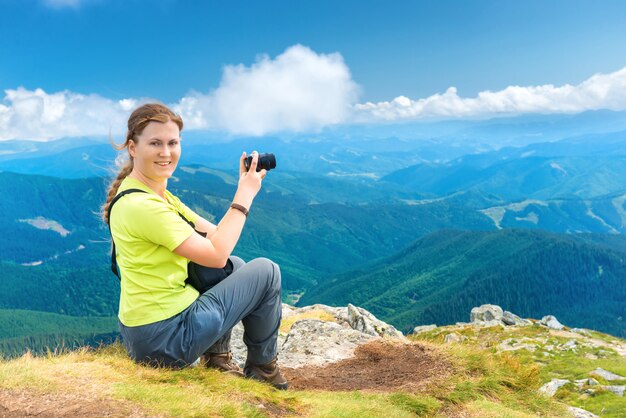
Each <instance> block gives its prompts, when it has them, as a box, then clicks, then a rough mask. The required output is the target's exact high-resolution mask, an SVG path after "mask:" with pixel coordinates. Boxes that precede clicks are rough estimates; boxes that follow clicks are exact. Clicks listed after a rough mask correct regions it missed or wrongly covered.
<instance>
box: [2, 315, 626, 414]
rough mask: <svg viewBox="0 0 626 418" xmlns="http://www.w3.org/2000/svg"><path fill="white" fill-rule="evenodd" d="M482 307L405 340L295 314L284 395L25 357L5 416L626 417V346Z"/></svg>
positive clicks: (87, 358)
mask: <svg viewBox="0 0 626 418" xmlns="http://www.w3.org/2000/svg"><path fill="white" fill-rule="evenodd" d="M498 309H499V310H498ZM475 310H476V311H473V312H472V314H471V316H470V322H468V323H458V324H455V325H451V326H441V327H437V326H436V325H431V326H426V327H418V328H417V329H416V330H415V332H414V333H413V334H411V335H409V336H407V337H405V336H403V335H401V334H400V333H399V332H397V330H395V329H394V328H393V327H391V326H389V325H388V324H385V323H384V322H382V321H379V320H378V319H377V318H375V317H374V316H373V315H372V314H371V313H369V312H367V311H366V310H364V309H362V308H358V307H356V306H352V305H349V306H347V307H338V308H334V307H328V306H325V305H313V306H309V307H305V308H292V307H288V306H286V305H285V307H284V311H285V315H284V320H283V324H282V327H281V330H280V334H281V342H280V346H281V354H280V355H279V359H280V361H281V364H283V368H284V369H285V374H286V375H287V376H288V377H289V379H290V382H291V384H292V388H291V390H289V391H286V392H283V391H276V390H274V389H272V388H271V387H269V386H268V385H264V384H261V383H258V382H254V381H249V380H246V379H241V378H237V377H233V376H227V375H223V374H220V373H218V372H216V371H214V370H209V369H205V368H203V367H190V368H186V369H183V370H172V369H155V368H151V367H147V366H142V365H137V364H135V363H133V362H132V361H131V360H130V359H129V358H128V355H127V354H126V352H125V350H124V348H123V346H122V344H121V343H119V342H115V343H113V344H110V345H106V346H102V347H99V348H97V349H93V348H88V347H83V348H80V349H78V350H74V351H69V352H59V353H54V352H49V353H48V355H46V356H41V357H34V356H33V355H31V354H30V353H27V354H25V355H23V356H22V357H19V358H16V359H12V360H3V361H2V362H0V413H1V414H2V415H3V416H34V415H37V416H49V417H58V416H136V417H140V416H159V417H160V416H337V415H342V416H400V417H402V416H407V417H408V416H446V417H450V416H463V417H474V416H476V417H478V416H480V417H484V416H487V417H500V416H510V417H531V416H553V417H556V416H562V417H568V416H593V415H584V414H590V413H591V412H592V413H595V414H597V415H598V416H602V417H605V416H606V417H617V416H620V414H621V413H622V412H623V411H626V399H625V398H624V397H623V396H620V394H619V393H618V392H619V389H615V388H614V387H619V386H622V387H623V385H624V384H625V383H626V380H623V379H624V378H623V377H622V376H626V360H625V358H624V356H626V341H624V340H621V339H619V338H615V337H612V336H608V335H606V334H602V333H598V332H596V331H592V330H582V329H576V328H568V327H566V326H564V325H561V324H560V323H558V320H557V319H556V318H554V317H545V318H543V319H542V320H535V319H522V318H519V317H517V316H516V315H514V314H512V313H507V312H504V311H502V309H501V308H498V307H495V308H494V307H493V305H486V306H482V307H480V308H475ZM494 312H495V314H494ZM557 328H560V329H557ZM237 332H238V331H237V330H236V332H235V333H234V334H235V335H234V336H233V340H234V341H237V340H238V339H239V337H238V336H237ZM323 343H329V344H328V345H326V346H325V348H324V346H323ZM340 344H344V348H346V347H347V349H345V350H341V349H337V347H338V346H339V345H340ZM312 347H317V349H318V350H317V351H314V350H313V349H312ZM239 349H240V347H239V346H238V345H237V344H235V351H237V350H239ZM236 354H237V356H239V358H241V355H242V354H241V352H238V353H236ZM237 356H236V357H237ZM287 366H289V367H287ZM603 371H606V373H605V372H603ZM616 376H617V377H616ZM555 379H558V381H557V382H555V381H554V380H555ZM592 379H593V380H592ZM583 380H584V381H583ZM564 381H566V382H564ZM546 384H548V386H546ZM555 385H556V387H555ZM550 395H551V396H550ZM571 407H578V408H582V409H585V410H586V411H590V412H581V410H578V409H571ZM568 408H569V409H568ZM581 414H583V415H581Z"/></svg>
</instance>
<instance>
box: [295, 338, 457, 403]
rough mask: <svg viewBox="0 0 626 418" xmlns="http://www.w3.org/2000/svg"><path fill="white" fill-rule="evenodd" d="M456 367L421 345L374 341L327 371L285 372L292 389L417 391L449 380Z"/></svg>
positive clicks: (359, 348)
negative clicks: (436, 382)
mask: <svg viewBox="0 0 626 418" xmlns="http://www.w3.org/2000/svg"><path fill="white" fill-rule="evenodd" d="M451 373H452V365H451V364H450V363H449V362H448V361H447V360H446V359H445V358H444V357H443V356H442V354H441V353H438V352H436V351H435V349H433V348H430V347H428V346H425V345H422V344H419V343H410V344H405V343H397V342H391V341H372V342H370V343H367V344H364V345H361V346H359V347H358V348H357V349H356V350H355V356H354V357H353V358H350V359H346V360H341V361H338V362H336V363H331V364H329V365H327V366H324V367H313V366H306V367H300V368H297V369H284V374H285V377H287V379H288V380H289V388H290V389H320V390H331V391H349V390H359V389H368V390H374V391H394V390H398V389H406V390H415V389H419V388H421V387H425V386H427V385H429V384H432V383H434V382H435V381H439V380H441V379H445V378H446V377H448V376H449V375H450V374H451Z"/></svg>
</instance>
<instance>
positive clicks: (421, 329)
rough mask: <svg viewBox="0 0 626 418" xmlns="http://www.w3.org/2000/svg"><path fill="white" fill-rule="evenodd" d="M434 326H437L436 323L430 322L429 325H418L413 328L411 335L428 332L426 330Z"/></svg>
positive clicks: (430, 329) (432, 328)
mask: <svg viewBox="0 0 626 418" xmlns="http://www.w3.org/2000/svg"><path fill="white" fill-rule="evenodd" d="M435 328H437V325H435V324H431V325H418V326H416V327H415V328H413V335H417V334H421V333H422V332H428V331H432V330H434V329H435Z"/></svg>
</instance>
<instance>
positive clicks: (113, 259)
mask: <svg viewBox="0 0 626 418" xmlns="http://www.w3.org/2000/svg"><path fill="white" fill-rule="evenodd" d="M137 192H139V193H148V192H146V191H145V190H141V189H127V190H124V191H122V192H120V193H118V194H117V195H116V196H115V197H114V198H113V200H111V204H110V205H109V212H108V213H107V223H108V225H109V233H111V209H113V205H114V204H115V202H117V201H118V200H120V198H121V197H123V196H125V195H127V194H130V193H137ZM178 215H179V216H180V217H181V218H183V220H184V221H185V222H187V223H188V224H189V226H191V227H192V228H193V229H194V230H195V231H196V232H197V233H198V234H200V235H202V236H203V237H205V238H206V235H207V234H206V232H200V231H198V230H197V229H196V225H195V224H194V223H193V222H191V221H189V220H187V218H185V217H184V216H183V214H182V213H180V212H178ZM111 243H112V244H113V246H112V248H111V271H112V272H113V274H115V275H116V276H117V278H118V279H119V280H122V278H121V277H120V274H119V272H118V271H117V258H116V257H115V241H114V240H113V234H111Z"/></svg>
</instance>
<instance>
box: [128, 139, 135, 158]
mask: <svg viewBox="0 0 626 418" xmlns="http://www.w3.org/2000/svg"><path fill="white" fill-rule="evenodd" d="M128 153H129V154H130V156H131V157H132V158H135V141H133V140H130V141H128Z"/></svg>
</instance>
